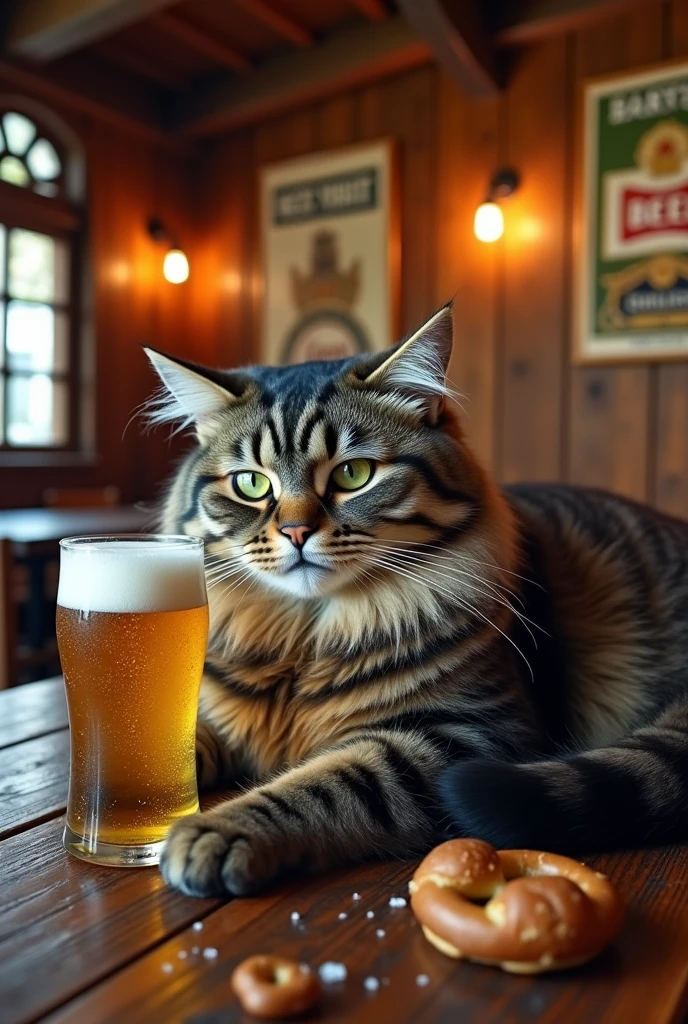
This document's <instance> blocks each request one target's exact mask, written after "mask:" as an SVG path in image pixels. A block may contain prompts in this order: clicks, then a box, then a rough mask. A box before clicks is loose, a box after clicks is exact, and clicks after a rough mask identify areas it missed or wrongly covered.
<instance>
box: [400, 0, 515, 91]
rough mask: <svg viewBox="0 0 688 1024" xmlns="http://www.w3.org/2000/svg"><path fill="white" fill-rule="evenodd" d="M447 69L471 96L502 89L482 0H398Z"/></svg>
mask: <svg viewBox="0 0 688 1024" xmlns="http://www.w3.org/2000/svg"><path fill="white" fill-rule="evenodd" d="M397 2H398V6H399V8H400V10H401V12H402V14H405V15H406V17H407V18H408V20H409V22H410V24H411V25H412V26H413V28H414V29H415V30H416V32H418V34H419V35H420V36H421V37H422V38H423V39H425V40H426V42H427V43H428V44H429V45H430V48H431V50H432V52H433V54H434V56H435V58H436V60H437V63H438V64H439V65H440V66H441V67H442V68H443V69H444V71H445V72H446V73H447V74H448V75H449V77H450V78H452V79H453V80H454V81H455V82H456V83H457V85H459V86H460V87H461V88H462V89H463V90H464V91H465V92H467V93H468V94H469V95H471V96H489V95H492V94H494V93H496V92H497V91H498V90H499V85H500V82H499V78H500V76H499V72H498V63H497V55H496V52H495V49H494V45H493V43H492V40H491V39H490V38H489V37H488V35H487V34H486V32H485V30H484V28H483V25H482V22H481V16H480V10H481V8H482V4H481V3H480V0H397Z"/></svg>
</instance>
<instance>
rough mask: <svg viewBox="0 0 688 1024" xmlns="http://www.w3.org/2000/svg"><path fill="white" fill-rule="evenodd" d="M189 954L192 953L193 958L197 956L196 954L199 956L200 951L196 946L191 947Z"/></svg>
mask: <svg viewBox="0 0 688 1024" xmlns="http://www.w3.org/2000/svg"><path fill="white" fill-rule="evenodd" d="M191 952H192V953H193V955H194V956H198V954H199V953H200V952H201V951H200V949H199V947H198V946H192V947H191Z"/></svg>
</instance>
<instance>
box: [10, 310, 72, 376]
mask: <svg viewBox="0 0 688 1024" xmlns="http://www.w3.org/2000/svg"><path fill="white" fill-rule="evenodd" d="M7 366H8V369H9V370H30V371H36V370H43V371H45V372H47V373H52V372H53V371H55V370H57V371H60V370H67V369H68V368H69V318H68V317H67V315H66V314H65V313H55V311H54V310H53V308H52V306H43V305H39V303H37V302H20V301H18V300H17V299H10V301H9V302H8V304H7Z"/></svg>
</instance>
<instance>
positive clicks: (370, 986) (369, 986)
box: [363, 978, 380, 992]
mask: <svg viewBox="0 0 688 1024" xmlns="http://www.w3.org/2000/svg"><path fill="white" fill-rule="evenodd" d="M379 987H380V982H379V981H378V979H377V978H366V979H365V981H364V982H363V988H364V989H366V991H368V992H377V990H378V989H379Z"/></svg>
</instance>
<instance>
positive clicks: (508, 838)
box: [440, 708, 688, 854]
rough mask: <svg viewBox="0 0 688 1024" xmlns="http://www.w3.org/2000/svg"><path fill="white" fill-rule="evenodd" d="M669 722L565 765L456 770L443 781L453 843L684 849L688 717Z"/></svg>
mask: <svg viewBox="0 0 688 1024" xmlns="http://www.w3.org/2000/svg"><path fill="white" fill-rule="evenodd" d="M662 717H663V718H666V717H668V716H662ZM670 723H671V724H669V722H666V724H664V725H663V726H659V725H656V726H653V727H650V728H647V729H642V730H639V731H638V732H635V733H633V734H632V735H630V736H629V737H627V738H626V739H624V740H621V741H619V743H618V744H615V745H614V746H611V747H604V748H602V749H600V750H593V751H589V752H587V753H583V754H579V755H576V756H571V757H566V758H563V759H562V760H552V761H537V762H534V763H531V764H510V763H507V762H502V761H482V760H481V761H464V762H458V763H456V764H454V765H452V766H451V768H449V769H448V770H447V771H446V772H445V773H444V775H443V776H442V777H441V778H440V794H441V799H442V803H443V806H444V810H445V811H446V814H447V817H448V829H447V834H448V835H449V836H450V837H454V836H475V837H477V838H480V839H485V840H487V841H488V842H490V843H492V845H493V846H495V847H496V848H498V849H500V848H510V847H511V848H513V847H526V848H528V847H529V848H531V849H542V850H552V851H558V852H561V853H568V854H575V853H585V852H590V851H594V850H604V849H614V848H619V847H623V846H640V845H648V844H654V843H657V844H660V843H668V842H679V841H681V840H685V839H686V838H688V708H684V709H677V710H676V711H675V712H674V713H673V714H672V715H671V717H670Z"/></svg>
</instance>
